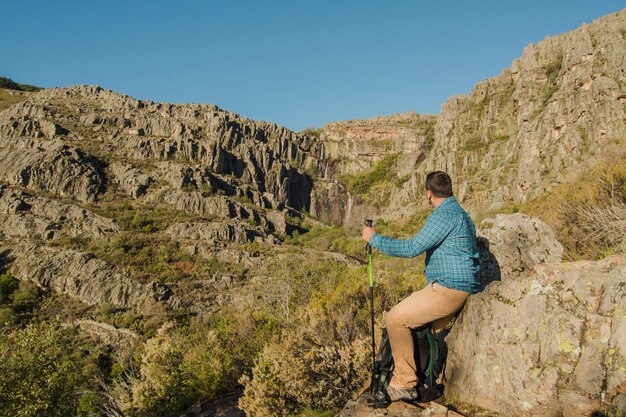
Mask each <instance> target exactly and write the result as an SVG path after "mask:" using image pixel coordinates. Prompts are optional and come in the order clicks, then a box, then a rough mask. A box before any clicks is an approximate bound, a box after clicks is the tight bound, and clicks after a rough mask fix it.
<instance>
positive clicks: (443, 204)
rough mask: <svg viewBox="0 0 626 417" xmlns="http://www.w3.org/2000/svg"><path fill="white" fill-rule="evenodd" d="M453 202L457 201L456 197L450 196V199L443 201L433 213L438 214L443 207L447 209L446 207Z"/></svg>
mask: <svg viewBox="0 0 626 417" xmlns="http://www.w3.org/2000/svg"><path fill="white" fill-rule="evenodd" d="M453 201H456V198H454V196H450V197H448V198H446V199H445V200H443V201H442V202H441V204H439V205H438V206H437V208H436V209H435V210H434V211H433V213H435V212H436V211H437V210H439V209H440V208H441V207H445V206H447V205H448V204H451V203H452V202H453Z"/></svg>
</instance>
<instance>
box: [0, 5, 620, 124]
mask: <svg viewBox="0 0 626 417" xmlns="http://www.w3.org/2000/svg"><path fill="white" fill-rule="evenodd" d="M624 7H626V2H624V1H607V0H555V1H550V0H542V1H539V0H526V1H506V0H500V1H480V0H474V1H469V0H463V1H461V0H456V1H452V0H451V1H435V0H430V1H427V0H412V1H403V0H391V1H383V0H378V1H368V0H362V1H356V0H354V1H341V0H335V1H325V0H318V1H311V0H309V1H299V0H285V1H262V0H258V1H236V0H235V1H228V0H221V1H185V0H180V1H176V0H168V1H161V0H151V1H133V0H127V1H117V0H106V1H104V0H102V1H96V0H81V1H58V0H46V1H31V0H14V1H7V0H5V1H3V4H2V9H1V10H2V23H1V24H0V39H2V55H1V56H2V58H1V59H0V76H8V77H10V78H12V79H14V80H15V81H18V82H23V83H28V84H35V85H39V86H43V87H60V86H67V85H74V84H99V85H101V86H103V87H105V88H109V89H112V90H115V91H118V92H122V93H126V94H129V95H131V96H134V97H137V98H140V99H149V100H155V101H168V102H174V103H186V102H195V103H212V104H217V105H218V106H220V107H222V108H224V109H226V110H229V111H233V112H235V113H239V114H241V115H243V116H246V117H251V118H254V119H262V120H267V121H272V122H276V123H278V124H280V125H284V126H287V127H289V128H291V129H294V130H301V129H303V128H305V127H307V126H317V127H320V126H322V125H323V124H324V123H325V122H330V121H336V120H346V119H355V118H365V117H372V116H376V115H385V114H392V113H398V112H404V111H407V110H415V111H417V112H418V113H438V112H439V107H440V106H441V104H442V103H443V102H444V101H445V100H446V99H447V98H448V97H449V96H451V95H455V94H464V93H468V92H469V91H471V89H472V87H473V85H474V84H475V83H476V82H478V81H480V80H481V79H483V78H488V77H492V76H495V75H497V74H499V73H500V71H501V70H502V69H503V68H506V67H508V66H509V65H510V64H511V61H512V60H513V59H515V58H516V57H518V56H519V55H520V54H521V53H522V50H523V48H524V46H526V45H528V44H529V43H530V42H533V43H537V42H538V41H540V40H542V39H543V38H545V37H546V36H547V35H556V34H559V33H563V32H567V31H570V30H573V29H575V28H577V27H579V26H580V25H581V24H582V23H583V22H586V23H590V22H591V21H592V20H594V19H596V18H598V17H601V16H603V15H606V14H608V13H612V12H616V11H618V10H620V9H622V8H624Z"/></svg>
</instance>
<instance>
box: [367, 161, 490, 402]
mask: <svg viewBox="0 0 626 417" xmlns="http://www.w3.org/2000/svg"><path fill="white" fill-rule="evenodd" d="M426 198H427V199H428V202H429V204H430V205H432V206H433V207H434V211H433V212H432V214H431V215H430V216H429V217H428V219H427V220H426V223H425V224H424V227H422V229H421V230H420V231H419V232H417V234H416V235H415V236H413V237H412V238H410V239H407V240H401V239H393V238H390V237H386V236H381V235H379V234H377V233H376V231H375V230H374V228H373V227H367V226H365V227H363V232H362V237H363V240H365V241H366V242H368V243H369V244H370V246H371V247H372V248H374V249H378V250H379V251H381V252H382V253H384V254H385V255H389V256H401V257H403V258H412V257H415V256H418V255H419V254H421V253H422V252H426V286H425V287H424V288H423V289H421V290H420V291H417V292H414V293H413V294H411V295H410V296H408V297H407V298H405V299H404V300H402V301H401V302H400V303H398V304H397V305H396V306H394V307H393V308H392V309H391V310H390V311H389V313H387V316H386V318H385V325H386V327H387V332H388V334H389V341H390V343H391V352H392V356H393V361H394V366H395V368H394V371H393V378H392V379H391V382H390V385H389V388H388V394H389V397H390V398H391V400H392V401H398V400H415V399H417V390H416V388H415V387H416V385H417V382H418V381H417V377H416V366H415V360H414V358H413V338H412V336H411V329H414V328H416V327H420V326H422V325H424V324H427V323H431V322H432V326H433V330H435V331H439V330H441V329H443V328H445V326H446V325H447V324H448V323H449V322H450V320H452V318H453V317H454V315H455V313H456V312H457V311H459V310H460V309H461V308H462V307H463V304H464V303H465V300H466V299H467V297H468V295H469V294H472V293H476V292H478V291H480V277H479V274H478V269H479V264H478V249H477V247H476V226H474V222H473V221H472V219H471V218H470V216H469V215H468V214H467V212H466V211H465V210H463V209H462V208H461V206H460V205H459V203H458V202H457V201H456V199H455V198H454V197H453V196H452V180H451V179H450V177H449V176H448V174H446V173H445V172H442V171H436V172H431V173H430V174H428V175H427V176H426Z"/></svg>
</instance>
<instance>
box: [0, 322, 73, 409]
mask: <svg viewBox="0 0 626 417" xmlns="http://www.w3.org/2000/svg"><path fill="white" fill-rule="evenodd" d="M72 345H73V343H72V340H71V339H70V337H69V336H68V334H67V332H64V331H62V330H60V329H59V328H58V327H56V326H55V325H50V324H37V325H28V326H26V328H24V329H20V330H16V331H14V332H12V333H9V334H7V335H2V336H1V337H0V357H1V358H2V360H1V361H0V410H2V413H3V414H2V415H6V416H24V417H30V416H32V417H39V416H43V415H45V416H50V417H73V416H75V411H76V406H77V396H76V393H77V392H78V390H79V389H80V387H81V386H82V385H83V383H84V377H83V376H82V374H81V367H82V365H83V361H82V359H81V357H80V353H77V352H78V350H77V349H74V348H73V346H72Z"/></svg>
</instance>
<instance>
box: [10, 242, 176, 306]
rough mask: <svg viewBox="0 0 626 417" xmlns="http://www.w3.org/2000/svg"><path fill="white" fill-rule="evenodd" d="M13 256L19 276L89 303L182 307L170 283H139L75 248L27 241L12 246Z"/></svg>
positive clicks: (16, 272)
mask: <svg viewBox="0 0 626 417" xmlns="http://www.w3.org/2000/svg"><path fill="white" fill-rule="evenodd" d="M10 257H11V258H12V263H11V265H10V268H9V271H10V272H11V273H12V274H13V275H15V276H16V277H17V278H18V279H20V280H24V281H32V282H34V283H35V284H37V285H38V286H39V287H41V288H43V289H45V290H52V291H54V292H57V293H60V294H66V295H68V296H70V297H72V298H75V299H77V300H80V301H82V302H83V303H85V304H88V305H102V304H111V305H114V306H119V307H122V308H134V309H137V310H139V311H146V312H149V310H150V308H151V307H153V306H154V304H156V303H161V304H163V305H166V306H169V307H174V308H176V307H181V306H182V302H181V300H180V299H179V298H178V297H176V296H175V295H174V294H173V293H172V291H171V289H170V288H169V287H168V286H167V285H165V284H162V283H159V282H152V283H147V284H143V283H140V282H138V281H136V280H133V279H132V278H131V277H130V275H129V274H128V273H126V272H124V271H120V270H118V269H117V268H115V267H114V266H113V265H110V264H108V263H106V262H104V261H102V260H99V259H96V258H94V257H93V256H91V255H87V254H84V253H81V252H78V251H75V250H70V249H60V248H54V247H44V246H38V245H34V244H24V245H18V246H16V247H14V248H12V250H11V253H10Z"/></svg>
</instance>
